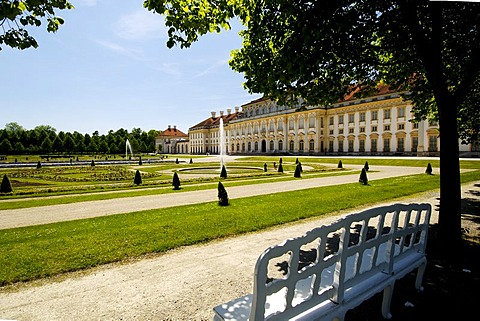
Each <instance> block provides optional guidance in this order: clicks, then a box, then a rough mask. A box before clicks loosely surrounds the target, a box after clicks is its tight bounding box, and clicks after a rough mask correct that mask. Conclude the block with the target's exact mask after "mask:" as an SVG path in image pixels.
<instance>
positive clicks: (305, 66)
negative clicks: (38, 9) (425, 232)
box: [144, 0, 480, 252]
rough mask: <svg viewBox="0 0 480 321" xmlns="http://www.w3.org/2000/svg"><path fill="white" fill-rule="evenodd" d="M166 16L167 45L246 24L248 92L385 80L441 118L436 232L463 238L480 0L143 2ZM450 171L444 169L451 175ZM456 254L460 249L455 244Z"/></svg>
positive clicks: (371, 84) (236, 56)
mask: <svg viewBox="0 0 480 321" xmlns="http://www.w3.org/2000/svg"><path fill="white" fill-rule="evenodd" d="M144 6H145V7H146V8H147V9H148V10H151V11H154V12H157V13H160V14H162V15H164V16H165V21H166V25H167V27H168V28H169V29H168V36H169V39H168V41H167V46H168V47H173V46H174V45H179V46H180V47H182V48H185V47H189V46H190V45H192V43H194V42H195V41H197V40H198V39H199V36H201V35H203V34H206V33H208V32H219V31H221V30H222V28H223V29H229V28H230V22H231V20H232V19H233V18H235V17H236V18H238V19H239V20H240V21H241V23H242V24H243V26H244V29H243V30H242V31H240V35H241V36H242V37H243V46H242V48H241V49H238V50H235V51H233V53H232V58H231V60H230V66H231V67H232V69H233V70H235V71H237V72H240V73H243V75H244V77H245V83H244V85H245V87H246V88H247V89H248V90H249V92H251V93H263V94H264V95H265V96H267V97H269V98H271V99H273V100H276V101H278V102H279V103H281V104H288V105H291V106H295V105H297V106H296V107H298V102H299V100H300V101H303V102H304V103H305V104H308V105H317V104H320V105H326V106H328V105H331V104H334V103H336V102H338V101H340V100H342V99H344V97H346V95H348V94H351V93H352V92H356V96H357V97H361V96H368V95H371V94H372V93H375V91H376V90H377V88H378V85H379V84H380V85H386V86H389V87H390V88H391V89H393V90H395V91H398V92H399V93H401V94H402V96H403V98H404V99H406V100H408V101H410V102H411V103H412V106H413V112H414V115H413V116H414V117H413V119H412V120H413V121H418V120H420V119H430V120H437V119H438V120H439V125H440V132H441V140H440V166H441V168H445V170H444V171H442V173H448V174H444V175H441V178H440V190H441V191H440V199H441V201H440V202H441V206H440V217H439V224H440V232H441V235H442V237H441V238H442V239H443V240H444V241H445V245H447V246H448V248H455V247H456V246H458V244H459V242H460V240H461V227H460V222H461V219H460V218H461V217H460V170H459V166H460V165H459V151H458V150H459V138H462V139H463V140H464V141H465V142H470V141H474V140H476V139H477V138H478V133H479V128H480V113H479V112H478V111H479V109H480V108H479V99H478V98H480V97H479V95H480V94H479V90H480V89H479V88H480V87H479V86H478V85H479V84H480V61H479V59H478V57H479V56H480V55H479V54H480V3H474V2H451V1H448V2H446V1H429V0H382V1H377V0H323V1H309V0H308V1H307V0H277V1H267V0H231V1H225V0H169V1H167V0H146V1H145V2H144ZM447 175H448V176H447ZM448 248H446V252H449V251H448ZM451 252H456V251H451Z"/></svg>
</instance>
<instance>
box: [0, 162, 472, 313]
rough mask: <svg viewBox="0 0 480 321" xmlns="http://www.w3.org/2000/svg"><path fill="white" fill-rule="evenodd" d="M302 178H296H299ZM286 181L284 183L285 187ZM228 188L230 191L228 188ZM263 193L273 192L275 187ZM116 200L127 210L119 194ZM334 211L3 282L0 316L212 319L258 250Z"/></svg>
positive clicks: (249, 276) (242, 285) (431, 197)
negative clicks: (90, 266)
mask: <svg viewBox="0 0 480 321" xmlns="http://www.w3.org/2000/svg"><path fill="white" fill-rule="evenodd" d="M417 171H418V168H417ZM404 174H405V173H403V175H404ZM399 175H400V174H399ZM355 176H357V175H355ZM369 176H370V175H369ZM372 177H373V173H372ZM340 178H342V179H347V178H348V176H340V177H337V178H335V181H336V183H337V184H338V180H337V179H340ZM351 178H352V177H350V181H351ZM357 179H358V178H357ZM330 180H331V178H330ZM350 181H349V182H350ZM305 182H306V180H302V184H305ZM317 183H318V182H317ZM252 187H253V186H249V187H248V190H251V189H252ZM287 187H290V182H289V184H285V185H284V188H287ZM304 188H305V187H304ZM244 189H245V188H244ZM233 190H234V189H233V188H232V189H229V193H232V194H234V192H233ZM283 190H284V189H283ZM462 190H463V193H464V196H466V197H470V198H472V197H477V198H479V195H480V184H479V182H477V184H476V185H475V184H473V183H471V184H468V185H464V186H463V188H462ZM269 191H270V192H275V191H274V190H273V185H272V189H269ZM202 193H203V194H208V193H205V191H203V192H202ZM255 195H256V194H255ZM209 197H211V196H209ZM237 197H240V196H237ZM438 197H439V193H438V191H431V192H427V193H423V194H421V195H418V196H417V197H415V198H414V199H413V198H408V202H430V203H431V204H432V205H433V208H434V209H436V208H437V207H438ZM212 199H216V194H215V195H214V196H213V197H212ZM116 202H117V204H121V207H122V208H125V206H124V204H123V200H122V202H120V201H119V200H116ZM142 203H143V202H142ZM389 203H390V202H389ZM83 205H84V204H82V205H81V206H79V205H78V204H77V206H78V207H83ZM361 209H362V208H358V209H355V210H361ZM50 210H52V208H50ZM344 214H346V213H337V215H344ZM437 215H438V213H437V212H436V211H434V213H433V215H432V223H435V222H437ZM337 217H338V216H336V217H335V216H332V217H329V218H326V219H312V220H304V221H302V222H297V223H295V224H286V225H283V226H281V227H278V228H272V229H269V230H266V231H262V232H257V233H250V234H246V235H242V236H238V237H232V238H227V239H224V240H219V241H214V242H210V243H208V244H204V245H195V246H189V247H185V248H180V249H177V250H173V251H169V252H167V253H164V254H158V255H152V256H149V257H144V258H142V259H139V260H136V261H132V262H125V263H121V264H111V265H106V266H101V267H98V268H94V269H91V270H89V271H84V272H78V273H71V274H68V275H64V276H61V277H58V278H53V279H49V280H40V281H37V282H31V283H28V284H21V285H18V286H16V287H8V288H1V289H0V320H1V319H9V320H19V321H20V320H49V321H52V320H88V321H91V320H182V321H183V320H212V318H213V310H212V309H213V307H214V306H216V305H218V304H220V303H222V302H226V301H228V300H230V299H233V298H236V297H239V296H241V295H244V294H246V293H250V292H251V291H252V281H253V269H254V266H255V262H256V260H257V258H258V256H259V255H260V254H261V252H262V251H263V250H264V249H266V248H267V247H269V246H271V245H275V244H278V243H280V242H282V241H283V240H285V239H286V238H289V237H294V236H298V235H302V234H304V233H305V232H306V231H308V230H310V229H312V228H314V227H316V226H319V225H321V224H323V223H326V222H329V221H332V220H334V219H336V218H337ZM57 218H58V216H57ZM1 220H3V218H2V219H1Z"/></svg>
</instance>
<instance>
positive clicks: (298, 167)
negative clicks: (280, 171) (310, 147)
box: [293, 164, 302, 178]
mask: <svg viewBox="0 0 480 321" xmlns="http://www.w3.org/2000/svg"><path fill="white" fill-rule="evenodd" d="M300 172H301V171H300V164H297V166H296V167H295V173H294V174H293V177H296V178H300V177H302V175H301V174H300Z"/></svg>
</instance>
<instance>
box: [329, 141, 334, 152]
mask: <svg viewBox="0 0 480 321" xmlns="http://www.w3.org/2000/svg"><path fill="white" fill-rule="evenodd" d="M328 151H329V152H333V140H331V141H329V142H328Z"/></svg>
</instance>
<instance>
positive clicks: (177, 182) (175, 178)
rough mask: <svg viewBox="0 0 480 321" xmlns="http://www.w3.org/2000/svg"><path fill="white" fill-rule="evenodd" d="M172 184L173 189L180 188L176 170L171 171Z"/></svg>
mask: <svg viewBox="0 0 480 321" xmlns="http://www.w3.org/2000/svg"><path fill="white" fill-rule="evenodd" d="M172 185H173V189H175V190H178V189H180V179H179V178H178V174H177V172H175V173H173V179H172Z"/></svg>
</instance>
